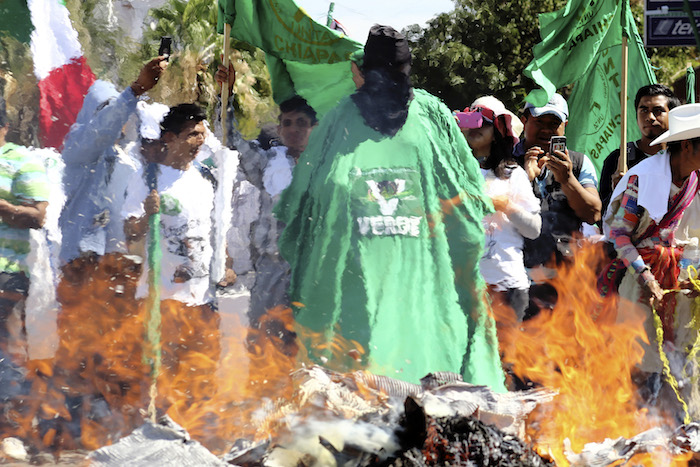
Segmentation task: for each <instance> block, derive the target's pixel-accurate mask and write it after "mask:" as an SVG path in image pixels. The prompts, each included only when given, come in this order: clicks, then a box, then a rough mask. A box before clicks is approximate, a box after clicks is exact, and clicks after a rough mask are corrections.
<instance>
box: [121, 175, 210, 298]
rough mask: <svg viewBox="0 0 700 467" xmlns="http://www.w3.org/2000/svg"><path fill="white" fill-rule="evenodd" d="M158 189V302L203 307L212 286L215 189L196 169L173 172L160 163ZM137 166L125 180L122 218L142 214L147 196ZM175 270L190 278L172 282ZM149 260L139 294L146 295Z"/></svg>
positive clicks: (142, 177)
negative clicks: (172, 300) (172, 302)
mask: <svg viewBox="0 0 700 467" xmlns="http://www.w3.org/2000/svg"><path fill="white" fill-rule="evenodd" d="M158 167H159V169H160V173H159V175H158V193H159V194H160V208H161V210H160V212H161V216H160V226H161V229H160V234H161V249H162V252H163V258H162V261H161V291H160V296H161V299H162V300H165V299H174V300H178V301H180V302H183V303H186V304H188V305H192V306H194V305H203V304H205V303H207V302H209V301H211V300H213V298H214V294H213V292H212V290H210V280H209V267H210V265H211V260H212V254H213V249H212V246H211V231H212V220H211V213H212V208H213V206H214V187H213V185H212V184H211V182H210V181H209V180H207V179H205V178H204V177H203V176H202V174H201V173H200V172H199V170H198V169H197V168H196V167H194V166H190V168H189V169H187V170H177V169H174V168H172V167H168V166H164V165H159V166H158ZM144 170H145V168H142V169H140V170H139V171H138V172H137V173H136V174H135V175H134V176H133V177H132V178H131V180H130V181H129V185H128V186H127V193H126V200H125V201H124V206H123V209H122V217H123V218H124V219H128V218H130V217H141V216H143V215H144V214H145V211H144V209H143V201H144V200H145V199H146V196H147V195H148V188H147V186H146V181H145V177H144ZM177 270H181V271H182V270H185V271H187V273H188V274H189V275H190V276H191V278H190V279H189V280H187V281H185V282H182V283H176V282H174V281H173V276H174V274H175V272H176V271H177ZM147 278H148V262H146V265H145V267H144V271H143V273H142V274H141V283H140V284H139V289H138V291H137V297H138V298H141V297H145V296H146V295H148V284H147Z"/></svg>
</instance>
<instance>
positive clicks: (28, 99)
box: [0, 35, 39, 146]
mask: <svg viewBox="0 0 700 467" xmlns="http://www.w3.org/2000/svg"><path fill="white" fill-rule="evenodd" d="M31 57H32V53H31V51H30V50H29V44H25V43H23V42H20V41H18V40H17V39H15V38H14V37H11V36H9V35H0V93H2V94H3V97H4V98H5V101H6V104H7V114H8V117H9V120H10V132H9V134H8V135H7V139H8V141H12V142H15V143H18V144H22V145H25V146H36V145H38V141H39V139H38V132H39V120H38V115H39V88H38V87H37V81H36V77H35V76H34V64H33V61H32V59H31Z"/></svg>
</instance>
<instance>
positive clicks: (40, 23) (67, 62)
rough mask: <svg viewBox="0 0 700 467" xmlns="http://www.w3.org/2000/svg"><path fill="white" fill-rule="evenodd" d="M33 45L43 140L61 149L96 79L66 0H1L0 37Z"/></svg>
mask: <svg viewBox="0 0 700 467" xmlns="http://www.w3.org/2000/svg"><path fill="white" fill-rule="evenodd" d="M4 34H9V35H10V36H12V37H14V38H16V39H17V40H19V41H21V42H30V44H31V51H32V56H33V59H34V74H35V75H36V77H37V80H38V81H39V91H40V96H41V97H40V102H39V107H40V113H39V128H40V133H39V137H40V140H41V144H42V146H44V147H54V148H60V146H61V145H62V144H63V138H64V136H65V135H66V133H68V129H69V128H70V126H71V125H72V124H73V123H74V122H75V118H76V117H77V115H78V112H79V111H80V108H81V107H82V105H83V98H84V96H85V94H86V93H87V90H88V89H89V88H90V86H91V85H92V83H93V82H94V81H95V75H94V74H93V73H92V70H91V69H90V67H89V66H88V64H87V63H86V61H85V57H83V52H82V49H81V47H80V42H78V33H77V32H76V30H75V29H74V28H73V25H72V24H71V21H70V17H69V14H68V9H67V8H66V5H65V2H64V1H62V0H0V35H4Z"/></svg>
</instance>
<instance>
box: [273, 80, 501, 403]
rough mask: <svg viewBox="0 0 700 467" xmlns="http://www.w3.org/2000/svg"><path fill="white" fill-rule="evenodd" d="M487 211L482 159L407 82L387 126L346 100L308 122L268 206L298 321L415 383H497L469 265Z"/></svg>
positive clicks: (489, 328) (491, 331) (493, 342)
mask: <svg viewBox="0 0 700 467" xmlns="http://www.w3.org/2000/svg"><path fill="white" fill-rule="evenodd" d="M491 209H492V206H491V203H490V201H489V200H488V198H486V197H485V196H484V193H483V177H482V176H481V173H480V170H479V166H478V164H477V162H476V160H475V159H474V158H473V157H472V155H471V152H470V150H469V148H468V146H467V144H466V142H465V139H464V137H463V136H462V134H461V133H460V131H459V129H458V128H457V125H456V123H455V121H454V119H453V117H452V115H451V113H450V112H449V110H448V109H447V108H446V107H445V106H444V105H443V104H442V103H441V102H439V101H438V99H437V98H435V97H433V96H431V95H430V94H428V93H426V92H424V91H421V90H414V98H413V100H412V101H411V103H410V106H409V114H408V118H407V120H406V123H405V124H404V126H403V127H402V128H401V129H400V130H399V132H398V133H397V134H396V135H395V136H394V137H388V136H384V135H382V134H380V133H378V132H376V131H374V130H373V129H371V128H369V127H368V126H367V125H366V124H365V122H364V120H363V118H362V116H361V115H360V112H359V110H358V108H357V106H356V105H355V103H354V102H353V101H352V99H350V98H345V99H344V100H342V101H341V102H340V103H339V105H338V106H337V107H336V108H334V109H333V110H332V111H330V112H329V113H328V114H327V115H326V117H324V119H323V120H322V121H321V123H320V125H319V127H318V128H317V129H315V130H314V131H313V133H312V134H311V139H310V141H309V145H308V147H307V149H306V151H305V152H304V154H303V155H302V157H301V159H300V160H299V164H298V165H297V167H296V169H295V172H294V178H293V180H292V183H291V185H290V186H289V188H288V189H287V190H286V191H285V192H284V193H283V194H282V198H281V199H280V201H279V203H278V205H277V211H276V213H277V216H278V217H279V218H280V220H282V221H283V222H284V223H285V224H286V225H287V227H286V228H285V230H284V232H283V233H282V236H281V239H280V251H281V253H282V255H283V257H284V258H285V259H286V260H287V261H289V264H290V266H291V270H292V277H291V287H290V298H291V299H292V301H294V302H300V303H301V304H303V305H304V306H303V307H299V308H297V310H296V318H297V322H298V324H299V325H300V326H302V327H304V328H307V329H311V330H313V331H316V332H322V333H324V334H325V336H326V337H327V338H328V339H331V338H332V337H333V334H334V333H336V332H339V333H341V334H342V336H343V337H344V338H346V339H352V340H355V341H357V342H359V343H360V344H362V346H363V347H364V349H365V351H366V353H365V355H364V357H363V358H365V359H366V363H367V367H366V368H367V370H369V371H371V372H373V373H376V374H383V375H387V376H392V377H396V378H399V379H402V380H405V381H410V382H418V380H419V379H420V378H421V377H423V376H425V375H426V374H428V373H430V372H435V371H453V372H458V373H459V372H461V373H462V374H463V376H464V379H465V381H468V382H471V383H474V384H485V385H488V386H490V387H491V388H492V389H494V390H497V391H505V387H504V381H503V380H504V377H503V372H502V370H501V364H500V360H499V353H498V341H497V338H496V329H495V323H494V321H493V319H492V318H491V317H490V316H489V315H488V313H487V311H486V309H485V307H484V303H483V300H482V296H483V279H482V278H481V276H480V274H479V270H478V264H479V258H480V257H481V252H482V249H483V242H484V231H483V227H482V222H481V220H482V218H483V216H484V214H485V213H489V212H491ZM304 343H305V344H307V349H308V342H304ZM308 351H309V353H310V355H312V356H314V357H316V358H318V357H321V356H325V357H328V355H327V354H323V355H321V352H319V351H318V349H308ZM328 365H329V366H331V367H333V361H330V362H328Z"/></svg>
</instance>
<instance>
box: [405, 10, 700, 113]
mask: <svg viewBox="0 0 700 467" xmlns="http://www.w3.org/2000/svg"><path fill="white" fill-rule="evenodd" d="M565 4H566V0H522V1H513V0H485V1H477V0H455V9H454V11H452V12H450V13H443V14H441V15H439V16H438V17H436V18H435V19H433V20H431V21H430V22H429V23H428V26H427V27H426V28H425V29H422V28H420V27H419V26H417V25H413V26H410V27H409V28H407V29H406V30H404V33H405V34H406V35H407V37H408V39H409V41H410V43H411V47H412V50H413V55H414V61H413V68H412V73H413V76H412V78H413V82H414V84H415V85H416V86H418V87H422V88H424V89H426V90H428V91H429V92H431V93H433V94H435V95H437V96H439V97H441V98H442V99H443V100H444V101H445V103H446V104H447V105H448V106H449V107H450V108H452V109H463V108H464V107H466V106H467V105H469V104H470V103H471V102H473V101H474V99H476V98H477V97H479V96H482V95H485V94H492V95H494V96H496V97H497V98H499V99H500V100H501V101H503V103H504V104H505V105H506V107H507V108H509V109H511V110H517V109H519V108H520V107H522V103H523V99H524V97H525V96H526V95H527V93H528V92H529V91H530V90H531V89H532V88H533V87H534V86H535V85H534V83H532V81H530V80H529V79H527V78H526V77H525V76H523V75H522V71H523V70H524V69H525V67H526V66H527V65H528V64H529V63H530V61H531V60H532V48H533V46H534V45H535V44H537V43H538V42H539V41H540V31H539V21H538V15H539V14H540V13H545V12H551V11H555V10H557V9H560V8H562V7H563V6H564V5H565ZM631 5H632V12H633V15H634V17H635V20H636V21H637V28H638V29H639V31H640V34H641V33H642V32H643V29H642V27H643V3H642V0H632V1H631ZM696 52H697V51H696V50H695V48H693V47H666V48H650V49H647V54H648V55H650V61H651V63H652V66H654V67H655V68H656V69H655V72H656V75H657V79H658V81H659V82H660V83H663V84H667V85H669V86H671V85H672V82H673V80H674V79H676V78H678V76H679V75H680V74H681V72H682V70H683V69H685V67H686V65H687V63H689V62H691V60H694V61H695V62H696V63H697V55H696ZM436 70H439V72H437V73H436ZM630 92H635V90H632V91H630Z"/></svg>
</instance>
